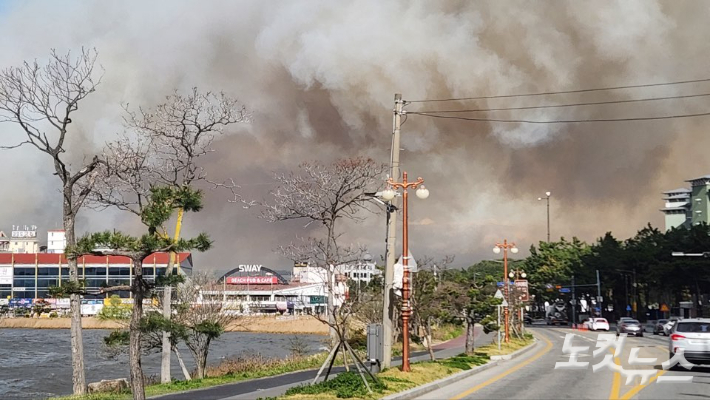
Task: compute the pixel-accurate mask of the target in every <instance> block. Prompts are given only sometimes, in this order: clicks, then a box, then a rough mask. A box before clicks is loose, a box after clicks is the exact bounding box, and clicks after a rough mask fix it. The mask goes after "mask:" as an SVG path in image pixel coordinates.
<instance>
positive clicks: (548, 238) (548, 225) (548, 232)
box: [537, 192, 552, 243]
mask: <svg viewBox="0 0 710 400" xmlns="http://www.w3.org/2000/svg"><path fill="white" fill-rule="evenodd" d="M551 195H552V193H551V192H545V197H538V198H537V200H538V201H542V200H543V199H545V200H547V243H550V196H551Z"/></svg>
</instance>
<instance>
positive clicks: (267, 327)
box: [0, 316, 328, 335]
mask: <svg viewBox="0 0 710 400" xmlns="http://www.w3.org/2000/svg"><path fill="white" fill-rule="evenodd" d="M69 324H70V320H69V318H51V319H50V318H0V329H2V328H26V329H69ZM82 326H83V327H84V329H117V328H121V327H123V325H122V324H120V323H117V322H113V321H102V320H99V319H97V318H92V317H84V318H82ZM226 330H227V331H228V332H263V333H291V334H293V333H303V334H308V333H310V334H318V335H327V334H328V327H327V326H326V325H324V324H323V323H321V322H319V321H318V320H316V319H315V318H313V317H310V316H298V317H292V316H285V317H284V316H278V317H275V316H264V317H261V316H260V317H256V316H255V317H241V318H240V319H238V320H236V321H235V322H233V323H232V324H230V325H229V326H228V327H227V329H226Z"/></svg>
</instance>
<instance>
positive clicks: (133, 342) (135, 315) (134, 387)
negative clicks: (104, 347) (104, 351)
mask: <svg viewBox="0 0 710 400" xmlns="http://www.w3.org/2000/svg"><path fill="white" fill-rule="evenodd" d="M133 267H134V268H133V269H134V271H135V274H136V276H135V278H134V280H133V285H132V287H131V292H132V293H133V312H132V313H131V323H130V344H129V347H128V360H129V365H130V378H131V391H132V392H133V400H145V382H144V379H143V367H142V366H141V330H140V324H141V318H143V297H144V294H145V292H144V291H145V285H144V282H143V259H142V258H141V259H140V260H137V259H136V260H133Z"/></svg>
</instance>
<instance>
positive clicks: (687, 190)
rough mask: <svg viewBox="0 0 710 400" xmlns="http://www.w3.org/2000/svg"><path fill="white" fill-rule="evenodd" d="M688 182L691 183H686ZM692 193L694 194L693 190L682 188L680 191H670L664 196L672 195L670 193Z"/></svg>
mask: <svg viewBox="0 0 710 400" xmlns="http://www.w3.org/2000/svg"><path fill="white" fill-rule="evenodd" d="M686 182H690V181H686ZM690 192H692V190H690V189H686V188H680V189H675V190H669V191H666V192H663V194H670V193H690Z"/></svg>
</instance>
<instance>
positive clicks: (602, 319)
mask: <svg viewBox="0 0 710 400" xmlns="http://www.w3.org/2000/svg"><path fill="white" fill-rule="evenodd" d="M597 322H606V320H605V319H604V318H597Z"/></svg>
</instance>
